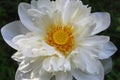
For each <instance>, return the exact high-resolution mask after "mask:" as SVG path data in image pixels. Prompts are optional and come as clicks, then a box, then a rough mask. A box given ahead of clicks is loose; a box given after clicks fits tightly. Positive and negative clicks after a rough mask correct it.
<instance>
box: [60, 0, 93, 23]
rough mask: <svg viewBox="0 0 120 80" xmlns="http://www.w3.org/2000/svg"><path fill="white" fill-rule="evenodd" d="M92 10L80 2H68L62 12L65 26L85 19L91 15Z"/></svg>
mask: <svg viewBox="0 0 120 80" xmlns="http://www.w3.org/2000/svg"><path fill="white" fill-rule="evenodd" d="M90 11H91V9H90V8H87V6H84V5H83V4H82V2H81V1H79V0H77V1H76V0H67V2H66V4H65V6H64V10H63V12H62V20H63V23H64V24H67V23H73V22H76V21H79V19H83V18H85V17H86V16H88V15H89V14H90Z"/></svg>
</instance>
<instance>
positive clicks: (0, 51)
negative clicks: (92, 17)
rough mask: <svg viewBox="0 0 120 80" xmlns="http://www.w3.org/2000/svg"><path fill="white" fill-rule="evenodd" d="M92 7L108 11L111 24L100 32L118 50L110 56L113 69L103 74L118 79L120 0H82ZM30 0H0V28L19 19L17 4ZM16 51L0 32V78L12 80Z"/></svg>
mask: <svg viewBox="0 0 120 80" xmlns="http://www.w3.org/2000/svg"><path fill="white" fill-rule="evenodd" d="M82 1H83V3H84V4H89V6H91V7H92V12H109V13H110V14H111V26H110V27H109V28H108V29H107V30H106V31H103V32H101V33H100V34H104V35H108V36H110V37H111V41H112V42H113V43H114V44H115V45H116V46H117V48H118V51H117V52H116V54H114V55H113V56H112V59H113V69H112V71H111V72H110V73H109V74H107V75H106V76H105V80H120V0H82ZM20 2H28V3H30V0H14V1H13V0H0V28H1V27H3V26H4V25H5V24H7V23H9V22H12V21H15V20H19V16H18V13H17V8H18V4H19V3H20ZM15 52H16V51H15V50H14V49H12V48H11V47H9V46H8V45H7V44H6V43H5V42H4V40H3V38H2V36H1V34H0V80H8V79H9V80H14V77H15V72H16V69H17V67H18V66H17V62H15V61H14V60H12V59H11V56H12V55H13V54H14V53H15Z"/></svg>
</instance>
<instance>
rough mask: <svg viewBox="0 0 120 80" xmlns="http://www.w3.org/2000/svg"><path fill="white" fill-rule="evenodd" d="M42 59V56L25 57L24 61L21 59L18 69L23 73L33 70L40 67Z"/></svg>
mask: <svg viewBox="0 0 120 80" xmlns="http://www.w3.org/2000/svg"><path fill="white" fill-rule="evenodd" d="M42 61H43V58H41V57H38V58H26V59H25V60H24V61H22V62H21V63H20V64H19V68H18V70H19V71H21V72H23V73H27V72H30V71H33V70H34V69H36V68H39V67H41V65H42Z"/></svg>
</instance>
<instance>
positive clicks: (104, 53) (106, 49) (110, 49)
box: [98, 41, 117, 59]
mask: <svg viewBox="0 0 120 80" xmlns="http://www.w3.org/2000/svg"><path fill="white" fill-rule="evenodd" d="M116 51H117V48H116V46H115V45H114V44H113V43H112V42H110V41H109V42H108V43H105V44H104V45H102V48H101V52H100V53H99V54H98V56H99V58H100V59H106V58H109V57H110V56H112V55H113V54H114V53H115V52H116Z"/></svg>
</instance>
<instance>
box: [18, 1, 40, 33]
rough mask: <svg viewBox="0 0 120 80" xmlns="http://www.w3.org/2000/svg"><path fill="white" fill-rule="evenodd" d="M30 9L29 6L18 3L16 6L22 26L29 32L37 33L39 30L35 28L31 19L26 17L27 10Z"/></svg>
mask: <svg viewBox="0 0 120 80" xmlns="http://www.w3.org/2000/svg"><path fill="white" fill-rule="evenodd" d="M30 8H31V5H30V4H27V3H20V4H19V6H18V14H19V17H20V20H21V22H22V23H23V25H24V26H25V27H26V28H27V29H29V30H30V31H34V32H36V31H39V28H37V27H35V26H34V24H33V22H32V18H31V17H30V16H29V15H28V12H27V11H28V9H30Z"/></svg>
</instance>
